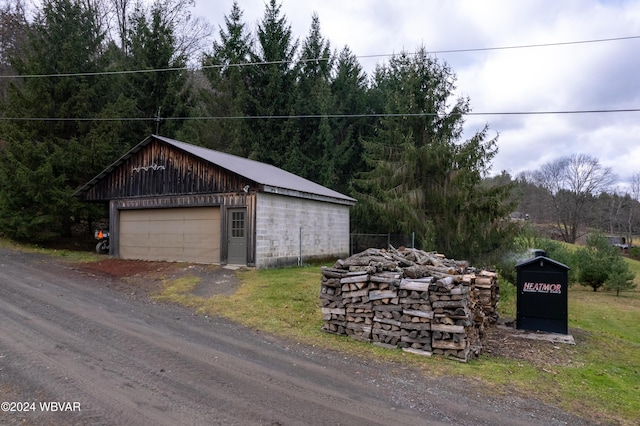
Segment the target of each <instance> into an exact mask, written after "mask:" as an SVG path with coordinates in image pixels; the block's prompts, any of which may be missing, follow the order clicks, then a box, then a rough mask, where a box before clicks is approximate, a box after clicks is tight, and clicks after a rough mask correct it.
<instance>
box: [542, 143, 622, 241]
mask: <svg viewBox="0 0 640 426" xmlns="http://www.w3.org/2000/svg"><path fill="white" fill-rule="evenodd" d="M533 177H534V179H535V183H536V184H537V185H538V186H541V187H542V188H544V189H545V190H546V191H547V200H546V201H547V207H548V208H549V209H550V211H552V212H553V214H554V219H555V221H556V224H557V227H558V231H559V232H560V235H561V236H562V238H563V240H564V241H566V242H568V243H575V242H576V240H577V239H578V237H579V236H580V228H581V227H582V226H583V225H584V224H585V221H586V219H587V218H588V217H589V213H590V209H589V206H590V204H591V203H592V202H593V199H594V196H597V195H599V194H600V193H601V192H605V191H607V190H608V189H609V187H610V186H611V184H612V183H613V182H614V180H615V175H614V173H613V171H612V169H611V168H610V167H603V166H602V165H601V164H600V162H599V161H598V159H597V158H594V157H591V156H589V155H585V154H573V155H570V156H567V157H562V158H559V159H557V160H554V161H551V162H549V163H546V164H544V165H543V166H542V167H541V169H540V170H539V171H537V172H535V173H534V174H533Z"/></svg>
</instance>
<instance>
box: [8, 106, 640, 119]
mask: <svg viewBox="0 0 640 426" xmlns="http://www.w3.org/2000/svg"><path fill="white" fill-rule="evenodd" d="M625 112H640V108H624V109H591V110H568V111H502V112H467V113H464V114H463V115H464V116H495V115H561V114H568V115H570V114H574V115H577V114H613V113H625ZM428 116H444V114H437V113H411V114H371V113H368V114H308V115H237V116H197V117H162V118H161V119H160V120H161V121H162V120H164V121H190V120H286V119H294V118H295V119H320V118H385V117H400V118H401V117H428ZM0 121H155V122H157V121H158V117H95V118H89V117H79V118H67V117H0Z"/></svg>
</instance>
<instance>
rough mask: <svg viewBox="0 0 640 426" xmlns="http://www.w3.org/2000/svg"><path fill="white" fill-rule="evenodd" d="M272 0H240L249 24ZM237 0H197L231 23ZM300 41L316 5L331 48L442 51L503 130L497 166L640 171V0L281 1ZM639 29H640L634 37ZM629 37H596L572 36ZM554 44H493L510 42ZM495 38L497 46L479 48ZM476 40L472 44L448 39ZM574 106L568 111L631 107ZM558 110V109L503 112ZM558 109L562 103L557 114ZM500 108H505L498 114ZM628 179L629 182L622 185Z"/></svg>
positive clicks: (478, 123)
mask: <svg viewBox="0 0 640 426" xmlns="http://www.w3.org/2000/svg"><path fill="white" fill-rule="evenodd" d="M265 1H267V0H238V5H239V6H240V8H241V9H242V10H243V11H244V15H243V17H244V21H245V22H246V23H247V25H248V26H249V28H250V30H251V31H252V32H253V31H255V28H256V26H257V24H258V22H259V21H260V19H261V18H262V16H263V14H264V5H265ZM232 4H233V0H215V1H209V0H196V8H195V11H194V14H195V15H198V16H202V17H203V18H204V19H205V20H207V21H208V22H209V23H210V24H212V25H213V26H214V27H215V33H216V34H217V31H218V29H219V26H221V25H224V15H228V14H229V12H230V10H231V7H232ZM281 4H282V9H281V11H282V12H283V13H284V15H285V16H286V18H287V20H288V22H289V24H290V25H291V27H292V30H293V33H294V35H295V36H296V37H298V38H299V39H300V40H303V39H304V38H305V37H306V36H307V34H308V32H309V27H310V24H311V16H312V14H313V13H314V12H316V13H317V14H318V17H319V19H320V26H321V30H322V34H323V35H324V37H325V38H326V39H328V40H329V41H330V43H331V46H332V48H334V49H337V50H341V49H342V47H344V46H345V45H347V46H349V48H350V49H351V51H352V52H353V53H354V54H355V55H357V56H358V57H360V59H359V60H360V63H361V64H362V66H363V67H364V68H365V70H367V71H371V70H373V69H374V68H375V66H376V64H380V63H384V62H386V61H387V60H388V56H387V57H385V56H381V57H380V56H376V57H373V58H367V56H372V55H387V54H393V53H398V52H400V51H403V50H404V51H406V52H413V51H415V50H416V48H417V47H418V46H420V45H424V46H425V47H426V48H427V50H429V51H432V52H438V53H434V55H436V56H437V57H438V58H440V59H442V60H444V61H446V62H447V63H448V64H449V65H450V66H451V67H452V68H453V70H454V71H455V73H456V75H457V86H458V91H459V94H460V95H464V96H468V97H469V98H470V100H471V106H472V108H473V112H474V113H475V114H478V115H473V116H469V117H467V121H466V132H467V134H468V135H470V134H472V133H473V132H475V131H477V130H479V129H481V128H482V127H483V125H484V124H485V123H487V124H489V127H490V131H491V133H490V134H492V135H496V134H498V135H499V138H498V146H499V152H498V155H497V156H496V158H495V159H494V161H493V169H492V171H493V173H500V172H501V171H502V170H506V171H508V172H510V173H511V174H512V175H516V174H518V173H519V172H522V171H526V170H535V169H536V168H538V167H539V166H540V165H542V164H544V163H546V162H548V161H551V160H554V159H556V158H559V157H562V156H566V155H570V154H573V153H579V154H588V155H591V156H594V157H596V158H598V159H599V160H600V163H601V164H602V165H603V166H606V167H611V168H612V169H614V171H615V173H616V174H617V175H618V176H619V178H620V179H619V180H620V182H621V186H622V185H624V182H625V181H627V180H628V179H629V177H630V176H631V175H632V174H634V173H640V0H562V1H558V0H518V1H513V0H482V1H480V0H305V1H300V0H281ZM633 37H638V38H633ZM605 39H621V40H614V41H600V42H590V43H572V44H563V43H570V42H582V41H593V40H605ZM530 45H552V46H540V47H529V48H514V49H493V48H502V47H513V46H530ZM486 48H490V49H489V50H482V49H486ZM469 49H480V50H477V51H466V52H448V53H447V52H446V51H452V50H469ZM628 109H636V110H638V111H637V112H608V113H604V112H600V113H588V114H586V113H584V114H572V113H568V112H571V111H602V110H628ZM524 112H529V113H530V112H538V113H540V112H556V113H555V114H504V113H524ZM558 112H561V113H558ZM501 113H503V114H501ZM622 188H624V187H622Z"/></svg>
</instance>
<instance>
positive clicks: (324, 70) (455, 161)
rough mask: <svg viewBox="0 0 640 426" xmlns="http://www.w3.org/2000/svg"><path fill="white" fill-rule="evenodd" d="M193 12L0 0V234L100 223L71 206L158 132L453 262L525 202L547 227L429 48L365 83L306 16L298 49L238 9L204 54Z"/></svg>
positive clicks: (164, 3)
mask: <svg viewBox="0 0 640 426" xmlns="http://www.w3.org/2000/svg"><path fill="white" fill-rule="evenodd" d="M193 5H194V2H193V0H156V1H154V2H153V3H151V4H148V5H146V4H145V3H141V2H134V1H131V0H91V1H80V0H43V1H42V2H40V5H39V7H38V8H37V10H35V11H32V13H28V12H27V10H26V6H25V3H24V0H4V1H0V232H2V233H3V234H4V235H6V236H9V237H11V238H15V239H27V240H46V239H54V238H57V237H59V236H65V235H69V234H70V233H71V230H72V228H73V225H74V224H75V223H78V222H87V221H88V222H89V223H91V221H92V220H95V219H97V218H102V217H104V215H105V209H104V206H95V205H90V204H86V203H81V202H79V201H78V200H76V199H74V198H73V197H72V196H71V194H72V193H73V191H74V190H75V189H77V188H78V187H79V186H81V185H82V184H84V183H85V182H87V181H88V180H89V179H91V178H92V177H93V176H95V175H96V174H98V173H99V172H100V171H102V170H103V169H104V168H105V167H107V166H108V165H109V164H111V163H112V162H113V161H115V160H116V159H117V158H118V157H119V156H121V155H122V154H123V153H125V152H126V151H127V150H128V149H130V148H131V147H132V146H133V145H135V144H137V143H138V142H140V141H141V140H143V139H144V138H145V137H147V136H148V135H149V134H154V133H158V134H161V135H163V136H167V137H172V138H176V139H179V140H183V141H185V142H190V143H194V144H197V145H201V146H205V147H208V148H212V149H216V150H221V151H225V152H228V153H232V154H236V155H240V156H244V157H248V158H251V159H254V160H257V161H262V162H266V163H269V164H273V165H275V166H277V167H281V168H283V169H286V170H288V171H290V172H292V173H296V174H298V175H300V176H303V177H305V178H307V179H310V180H312V181H315V182H317V183H320V184H322V185H325V186H327V187H330V188H332V189H335V190H337V191H340V192H343V193H345V194H349V195H351V196H353V197H355V198H356V199H358V203H357V204H356V206H355V207H354V209H353V211H352V231H354V232H384V233H387V232H392V233H411V232H415V233H416V238H417V241H418V243H419V244H420V245H421V246H422V247H423V248H425V249H434V250H439V251H441V252H444V253H446V254H447V255H448V256H449V257H457V258H467V259H483V260H487V261H489V259H491V258H492V257H493V256H497V255H499V253H501V252H504V251H505V250H508V249H509V247H510V244H511V242H512V241H513V236H514V235H515V233H516V232H517V226H516V225H514V224H513V223H512V222H511V221H509V220H506V218H508V216H509V213H510V212H512V211H513V210H515V209H516V206H517V205H518V204H519V205H520V208H521V209H523V210H526V211H528V212H529V213H530V214H532V215H534V216H535V217H536V219H538V218H540V219H543V215H542V213H543V212H542V211H537V210H535V209H534V204H535V203H534V202H533V201H531V198H526V197H525V198H524V201H521V197H520V196H519V195H518V193H517V190H520V192H521V194H520V195H524V194H525V192H527V191H529V190H530V189H531V190H532V191H534V192H535V193H536V194H538V193H539V195H540V196H541V197H542V196H543V195H544V196H548V195H553V196H556V197H557V196H558V191H555V192H554V190H553V189H549V188H546V187H545V186H544V185H543V184H542V183H541V182H540V181H532V180H530V179H529V178H528V177H524V176H523V177H519V178H517V179H512V178H511V177H510V176H509V175H507V174H504V173H503V174H502V175H501V176H498V177H494V178H488V171H489V169H490V168H491V161H492V159H493V157H494V156H495V155H496V153H497V138H489V137H488V133H489V132H488V127H485V128H483V129H482V130H480V131H478V132H476V133H475V134H473V135H471V136H470V137H469V138H468V139H466V140H463V132H462V128H463V124H464V119H465V115H466V114H468V113H469V112H470V111H471V107H470V100H469V99H467V98H463V97H459V98H456V97H455V96H454V92H455V81H456V77H455V73H454V72H453V70H452V69H451V68H449V66H448V65H447V64H446V63H445V62H443V61H441V60H438V59H435V58H434V57H432V56H430V55H429V54H428V53H427V51H426V49H425V48H424V47H417V52H415V53H412V54H408V53H400V54H397V55H394V56H392V57H391V58H390V59H389V60H388V62H387V63H385V64H382V65H378V66H377V67H376V69H375V70H374V71H373V72H372V73H371V75H367V74H366V73H365V72H364V70H363V68H362V66H361V65H360V63H359V61H358V58H357V57H356V55H355V54H354V53H353V52H352V51H351V50H350V49H349V47H348V46H344V47H342V48H341V49H340V50H337V49H335V48H334V47H333V46H331V44H330V42H329V41H328V40H327V39H326V38H324V37H323V35H322V32H321V26H320V20H319V17H318V16H317V15H315V14H314V15H313V16H312V17H311V25H310V28H309V33H308V34H307V35H306V37H304V38H303V39H302V40H300V39H299V38H297V37H296V35H294V34H293V33H292V30H291V26H290V25H289V23H288V22H287V18H286V16H284V14H283V13H282V11H281V5H280V4H279V3H278V2H277V1H276V0H270V1H268V2H267V3H266V4H265V9H264V14H263V16H262V19H261V20H260V21H259V22H258V23H257V26H256V28H253V29H252V28H249V27H248V26H247V24H246V23H245V22H244V20H243V11H242V10H241V8H240V7H239V5H238V3H237V2H236V3H234V4H233V6H232V8H231V10H230V11H229V13H228V14H227V15H225V17H224V23H223V24H222V25H220V26H219V27H218V29H217V31H215V34H214V37H213V39H214V41H213V42H212V43H210V42H209V41H208V40H210V36H211V34H212V31H211V29H210V27H209V24H208V23H206V22H203V21H202V20H200V19H196V18H194V17H193V16H192V15H191V12H190V10H191V9H192V7H193ZM527 194H528V192H527ZM527 196H528V195H527ZM607 196H608V195H607ZM592 197H604V195H601V194H595V191H591V193H590V194H589V195H588V196H587V198H588V199H589V200H588V201H589V202H591V198H592ZM610 197H614V196H613V195H611V196H610ZM635 199H636V200H637V197H636V198H635ZM617 201H618V200H617V199H616V200H613V199H605V198H603V199H602V200H601V204H602V205H606V206H607V208H610V209H613V210H616V209H617V207H616V205H617V204H616V202H617ZM527 203H530V204H527ZM618 210H619V211H620V212H622V211H623V210H624V209H622V208H620V209H618ZM544 213H545V214H546V213H547V211H546V210H545V211H544ZM634 214H635V213H634ZM616 215H618V213H616ZM616 217H618V216H616ZM544 218H546V217H544ZM554 220H562V219H561V218H557V217H554ZM572 223H573V222H570V224H569V226H572V225H571V224H572ZM611 226H613V225H611ZM615 226H618V222H616V225H615ZM567 232H568V233H569V234H570V236H569V238H572V235H573V234H571V232H572V231H570V230H568V231H567Z"/></svg>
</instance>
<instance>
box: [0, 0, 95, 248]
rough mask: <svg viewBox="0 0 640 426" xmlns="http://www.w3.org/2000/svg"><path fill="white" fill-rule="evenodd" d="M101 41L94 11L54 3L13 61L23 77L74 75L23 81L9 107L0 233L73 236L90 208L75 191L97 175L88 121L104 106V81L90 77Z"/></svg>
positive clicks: (0, 158)
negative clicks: (76, 221) (78, 219)
mask: <svg viewBox="0 0 640 426" xmlns="http://www.w3.org/2000/svg"><path fill="white" fill-rule="evenodd" d="M103 41H104V31H103V30H102V28H101V26H100V24H99V20H98V17H97V13H96V10H95V9H93V8H92V7H91V6H90V5H86V4H85V3H84V2H79V1H74V0H48V1H45V2H44V3H43V5H42V10H41V11H40V12H39V13H38V14H37V15H36V18H35V22H34V23H33V25H32V26H31V28H30V32H29V39H28V42H27V43H26V44H25V46H24V48H23V50H22V52H21V54H20V55H18V56H13V57H11V58H10V59H11V64H12V66H13V67H14V69H15V70H16V72H18V73H19V74H22V75H53V74H69V75H63V76H60V77H58V76H55V77H41V78H29V79H23V80H21V81H19V82H18V83H16V84H15V85H13V86H12V87H11V88H10V90H9V93H8V99H7V102H6V103H5V104H4V105H3V111H4V114H5V115H6V116H7V117H12V118H13V120H10V121H6V122H3V125H2V128H1V129H0V135H1V137H2V140H4V141H5V145H4V147H2V149H1V150H0V174H1V177H2V179H0V199H1V200H2V202H1V203H0V229H1V230H2V231H3V232H5V233H6V234H7V235H9V236H12V237H15V238H34V239H47V238H53V237H55V236H57V235H69V234H70V232H71V224H72V217H77V216H80V215H82V214H86V212H87V211H88V210H91V207H89V206H85V205H82V204H81V203H79V202H78V201H76V200H74V199H73V198H72V197H71V193H72V192H73V190H74V189H76V188H77V187H78V186H80V185H81V184H82V183H84V182H86V180H88V179H89V178H90V176H92V175H93V174H95V173H97V171H96V168H95V167H94V168H92V167H90V165H91V161H92V160H91V159H92V158H93V155H94V154H95V153H94V152H93V151H94V149H93V148H94V147H93V146H92V143H91V142H90V141H88V140H87V139H86V137H85V136H86V134H87V133H89V129H90V127H91V121H89V120H87V119H91V118H93V117H96V116H97V115H98V114H99V111H100V109H101V108H102V107H103V104H102V102H104V100H105V97H103V96H100V94H99V93H100V91H101V90H102V89H104V88H105V87H106V84H105V78H104V77H103V76H96V75H87V73H92V72H95V71H97V70H98V69H99V68H100V65H99V63H98V61H99V58H100V57H101V53H102V48H103ZM82 74H84V75H82ZM102 143H105V142H104V141H103V142H102ZM100 166H101V167H104V164H102V165H100Z"/></svg>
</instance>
